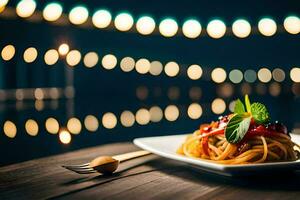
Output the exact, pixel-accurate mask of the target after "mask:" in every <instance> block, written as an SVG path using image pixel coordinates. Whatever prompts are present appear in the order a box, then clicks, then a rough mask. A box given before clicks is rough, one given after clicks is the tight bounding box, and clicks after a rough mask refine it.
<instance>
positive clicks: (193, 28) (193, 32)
mask: <svg viewBox="0 0 300 200" xmlns="http://www.w3.org/2000/svg"><path fill="white" fill-rule="evenodd" d="M201 30H202V27H201V24H200V23H199V22H198V21H197V20H195V19H190V20H187V21H185V22H184V24H183V26H182V32H183V35H184V36H186V37H187V38H196V37H198V36H199V35H200V33H201Z"/></svg>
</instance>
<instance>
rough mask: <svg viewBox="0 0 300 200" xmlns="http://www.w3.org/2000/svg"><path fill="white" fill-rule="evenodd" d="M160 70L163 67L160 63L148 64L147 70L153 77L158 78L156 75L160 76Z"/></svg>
mask: <svg viewBox="0 0 300 200" xmlns="http://www.w3.org/2000/svg"><path fill="white" fill-rule="evenodd" d="M162 70H163V65H162V64H161V62H159V61H152V62H151V63H150V69H149V72H150V74H152V75H154V76H158V75H160V73H161V72H162Z"/></svg>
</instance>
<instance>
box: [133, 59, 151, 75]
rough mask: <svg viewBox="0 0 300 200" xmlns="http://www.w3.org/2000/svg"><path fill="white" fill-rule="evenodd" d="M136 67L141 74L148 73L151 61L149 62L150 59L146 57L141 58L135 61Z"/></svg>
mask: <svg viewBox="0 0 300 200" xmlns="http://www.w3.org/2000/svg"><path fill="white" fill-rule="evenodd" d="M135 69H136V71H137V72H138V73H140V74H146V73H148V72H149V70H150V62H149V60H147V59H145V58H141V59H139V60H138V61H137V62H136V63H135Z"/></svg>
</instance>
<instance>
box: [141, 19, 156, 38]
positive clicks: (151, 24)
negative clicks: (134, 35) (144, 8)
mask: <svg viewBox="0 0 300 200" xmlns="http://www.w3.org/2000/svg"><path fill="white" fill-rule="evenodd" d="M154 29H155V21H154V19H153V18H151V17H149V16H143V17H141V18H139V19H138V21H137V22H136V30H137V31H138V32H139V33H140V34H142V35H149V34H151V33H152V32H153V31H154Z"/></svg>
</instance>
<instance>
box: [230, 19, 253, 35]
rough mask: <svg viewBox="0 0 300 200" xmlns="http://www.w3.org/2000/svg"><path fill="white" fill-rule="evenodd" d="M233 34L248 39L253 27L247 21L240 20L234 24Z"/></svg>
mask: <svg viewBox="0 0 300 200" xmlns="http://www.w3.org/2000/svg"><path fill="white" fill-rule="evenodd" d="M232 32H233V34H234V35H235V36H236V37H239V38H245V37H248V36H249V35H250V33H251V25H250V23H249V22H248V21H247V20H244V19H238V20H236V21H235V22H234V23H233V24H232Z"/></svg>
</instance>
